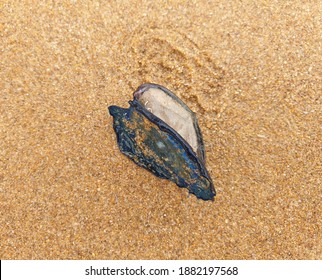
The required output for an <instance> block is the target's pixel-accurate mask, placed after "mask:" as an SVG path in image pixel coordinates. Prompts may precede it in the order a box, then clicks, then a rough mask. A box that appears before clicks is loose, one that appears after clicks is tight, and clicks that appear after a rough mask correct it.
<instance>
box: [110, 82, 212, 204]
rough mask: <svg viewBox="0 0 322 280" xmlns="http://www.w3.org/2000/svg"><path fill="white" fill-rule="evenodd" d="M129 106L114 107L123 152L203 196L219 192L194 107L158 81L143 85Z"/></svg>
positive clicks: (155, 172)
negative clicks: (207, 159)
mask: <svg viewBox="0 0 322 280" xmlns="http://www.w3.org/2000/svg"><path fill="white" fill-rule="evenodd" d="M129 104H130V107H129V108H121V107H118V106H114V105H112V106H109V107H108V109H109V113H110V115H111V116H113V127H114V130H115V132H116V137H117V143H118V146H119V149H120V151H121V152H122V153H123V154H125V155H126V156H128V157H129V158H130V159H131V160H132V161H134V162H135V163H136V164H137V165H139V166H141V167H144V168H145V169H147V170H149V171H150V172H152V173H153V174H155V175H156V176H158V177H160V178H164V179H168V180H170V181H172V182H174V183H176V184H177V185H178V186H179V187H183V188H187V189H188V190H189V192H190V193H192V194H194V195H196V196H197V197H198V198H201V199H203V200H213V199H214V196H215V195H216V192H215V189H214V186H213V183H212V180H211V178H210V176H209V173H208V171H207V169H206V167H205V151H204V145H203V140H202V136H201V132H200V128H199V125H198V122H197V119H196V116H195V113H194V112H192V111H191V110H190V109H189V107H188V106H187V105H186V104H185V103H184V102H183V101H182V100H180V99H179V98H178V97H177V96H176V95H175V94H174V93H172V92H171V91H170V90H168V89H167V88H165V87H163V86H161V85H158V84H152V83H149V84H143V85H141V86H139V87H138V89H137V90H136V91H135V92H134V93H133V100H132V101H129Z"/></svg>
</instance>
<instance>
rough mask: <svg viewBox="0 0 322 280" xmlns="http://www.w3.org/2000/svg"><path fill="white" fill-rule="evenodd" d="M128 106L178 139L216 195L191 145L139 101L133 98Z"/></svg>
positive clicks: (204, 168) (202, 164)
mask: <svg viewBox="0 0 322 280" xmlns="http://www.w3.org/2000/svg"><path fill="white" fill-rule="evenodd" d="M129 104H130V107H133V108H134V109H136V110H137V111H139V112H140V113H141V114H143V115H144V116H145V117H146V118H147V119H148V120H149V121H151V122H152V123H155V124H156V125H157V126H158V127H159V128H160V129H161V130H162V131H164V132H166V133H168V134H170V135H171V136H172V137H174V138H175V139H176V140H177V141H179V142H180V143H182V144H183V145H182V146H183V148H184V149H185V151H186V152H187V155H188V156H189V157H190V158H192V159H194V160H195V161H196V162H197V164H198V166H199V169H200V173H201V175H202V176H203V177H205V178H206V179H207V180H208V181H209V182H210V187H211V190H212V192H213V194H214V196H216V190H215V188H214V185H213V182H212V179H211V177H210V175H209V173H208V171H207V169H206V167H205V164H204V163H203V162H202V161H201V160H200V159H199V158H198V157H197V155H196V153H195V152H194V151H193V149H192V147H191V146H190V145H189V144H188V143H187V141H186V140H185V139H183V138H182V137H181V136H180V134H178V133H177V132H176V131H175V130H174V129H173V128H171V127H170V126H169V125H168V124H167V123H165V122H164V121H163V120H161V119H160V118H158V117H157V116H155V115H153V114H152V113H150V112H149V111H148V110H146V109H145V108H144V107H143V106H142V105H141V103H140V102H139V101H138V100H136V99H134V100H133V101H129ZM198 132H199V131H198Z"/></svg>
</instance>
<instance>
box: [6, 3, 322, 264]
mask: <svg viewBox="0 0 322 280" xmlns="http://www.w3.org/2000/svg"><path fill="white" fill-rule="evenodd" d="M111 2H112V3H111ZM167 2H168V3H167V4H164V3H163V1H61V2H60V3H59V4H58V1H25V2H21V1H13V0H12V1H0V110H1V115H0V138H1V140H0V211H1V214H0V225H1V226H0V258H1V259H321V258H322V233H321V223H322V219H321V216H322V211H321V210H322V209H321V207H322V206H321V200H322V196H321V195H322V191H321V188H322V187H321V186H322V163H321V158H322V151H321V147H322V129H321V123H322V99H321V93H322V86H321V85H322V83H321V56H322V54H321V35H322V34H321V30H322V28H321V24H320V16H321V5H320V1H304V2H307V3H303V1H297V0H295V1H264V0H262V1H222V0H221V1H192V2H191V1H189V3H188V4H187V2H186V1H167ZM56 3H57V4H56ZM144 82H154V83H159V84H161V85H164V86H165V87H167V88H169V89H170V90H172V91H173V92H175V93H176V94H177V95H178V96H179V97H180V98H181V99H182V100H183V101H184V102H186V103H187V105H188V106H189V107H190V108H191V109H192V110H193V111H195V112H196V114H197V116H198V118H199V124H200V127H201V130H202V133H203V137H204V141H205V145H206V155H207V168H208V170H209V172H210V174H211V176H212V178H213V180H214V184H215V187H216V190H217V197H216V199H215V202H206V201H202V200H198V199H197V198H196V197H195V196H193V195H188V191H187V190H186V189H180V188H178V187H177V186H176V185H175V184H174V183H171V182H170V181H166V180H162V179H159V178H157V177H155V176H153V175H152V174H150V173H149V172H148V171H146V170H144V169H142V168H140V167H138V166H136V165H135V164H134V163H133V162H131V161H130V160H129V159H128V158H126V157H125V156H123V155H122V154H121V153H120V151H119V150H118V147H117V144H116V136H115V134H114V131H113V128H112V117H111V116H109V115H108V113H107V106H109V105H112V104H114V105H118V106H122V107H127V106H128V104H127V101H128V100H130V99H132V92H133V91H134V90H135V89H136V88H137V87H138V86H139V85H140V84H142V83H144Z"/></svg>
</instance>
